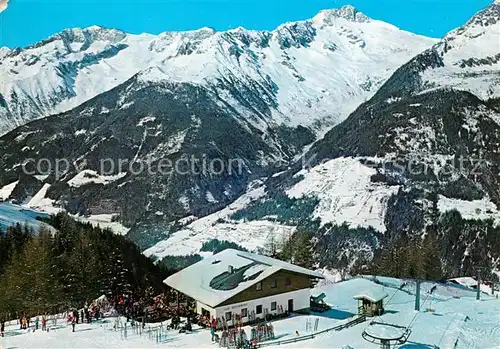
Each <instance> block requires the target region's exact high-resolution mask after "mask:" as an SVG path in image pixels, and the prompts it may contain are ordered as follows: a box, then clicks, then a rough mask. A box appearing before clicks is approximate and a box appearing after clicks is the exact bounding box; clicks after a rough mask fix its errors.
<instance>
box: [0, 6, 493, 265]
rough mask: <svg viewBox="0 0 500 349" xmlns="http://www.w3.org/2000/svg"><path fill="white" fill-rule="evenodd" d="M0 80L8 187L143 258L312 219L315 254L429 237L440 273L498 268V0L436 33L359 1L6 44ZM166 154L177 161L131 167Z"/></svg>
mask: <svg viewBox="0 0 500 349" xmlns="http://www.w3.org/2000/svg"><path fill="white" fill-rule="evenodd" d="M0 76H1V77H2V82H1V84H0V134H2V137H1V138H0V152H1V157H0V169H1V172H0V199H3V200H9V201H13V202H15V203H17V204H20V205H24V206H26V207H29V208H31V209H35V210H40V211H44V212H48V213H54V212H58V211H63V210H64V211H67V212H68V213H70V214H72V215H73V216H75V217H77V218H78V219H80V220H87V221H91V222H94V223H96V224H101V225H104V226H109V227H111V228H115V229H116V230H117V232H119V233H122V234H127V237H128V238H130V239H131V240H132V241H133V242H135V243H136V244H138V246H139V247H140V248H141V250H142V251H144V254H146V255H147V256H152V255H154V256H156V257H158V258H163V257H167V256H185V255H191V254H196V253H199V252H200V250H202V246H203V245H204V243H207V242H210V241H214V239H217V240H226V241H230V242H233V243H237V244H239V245H241V246H243V247H245V248H246V249H248V250H259V249H262V248H266V246H267V245H269V241H283V240H286V239H288V238H289V237H290V236H292V235H293V234H295V233H296V232H305V233H307V234H308V237H309V239H310V241H311V242H312V245H313V246H314V256H315V262H316V264H317V265H318V266H319V267H326V268H354V267H358V266H359V265H362V264H367V263H369V262H370V261H371V260H372V259H373V258H375V257H377V256H378V255H379V254H380V251H382V250H383V249H384V247H386V246H390V245H393V244H397V243H401V242H404V241H408V240H418V239H421V238H422V237H425V236H429V235H433V236H435V238H436V241H437V243H438V247H439V250H440V256H441V258H442V261H441V262H442V264H443V266H444V268H445V269H446V272H447V273H449V274H454V275H457V274H463V275H465V274H470V273H471V271H472V268H473V267H474V266H475V265H477V264H478V263H481V264H484V266H487V267H496V266H498V264H499V263H500V225H499V224H500V212H499V208H500V178H499V176H500V4H499V3H495V4H492V5H490V6H489V7H488V8H486V9H484V10H483V11H481V12H479V13H477V14H476V15H475V16H474V17H473V18H471V19H470V20H469V21H468V22H467V23H465V24H464V25H463V26H462V27H460V28H458V29H456V30H454V31H452V32H450V33H449V34H447V35H446V36H445V37H444V38H442V39H440V40H437V39H432V38H426V37H422V36H419V35H415V34H412V33H409V32H405V31H403V30H400V29H398V28H396V27H394V26H393V25H390V24H387V23H384V22H381V21H378V20H374V19H371V18H369V17H367V16H366V15H364V14H362V13H360V12H358V11H357V10H356V9H355V8H353V7H352V6H345V7H342V8H341V9H338V10H325V11H322V12H320V13H319V14H318V15H316V16H315V17H314V18H312V19H310V20H304V21H300V22H294V23H285V24H283V25H281V26H279V27H278V28H277V29H276V30H274V31H251V30H246V29H243V28H237V29H233V30H229V31H226V32H216V31H214V30H212V29H210V28H203V29H200V30H196V31H190V32H166V33H163V34H160V35H157V36H155V35H149V34H141V35H132V34H127V33H124V32H122V31H119V30H115V29H106V28H101V27H96V26H94V27H89V28H84V29H78V28H77V29H68V30H64V31H62V32H61V33H58V34H56V35H54V36H52V37H50V38H48V39H46V40H44V41H41V42H39V43H37V44H35V45H31V46H29V47H26V48H24V49H8V48H1V49H0ZM39 159H46V161H45V164H44V166H45V167H43V166H42V167H43V168H42V169H47V167H48V166H49V165H51V164H52V165H54V164H56V163H57V162H58V159H67V160H68V163H69V164H70V166H69V167H68V166H67V167H65V168H64V169H63V171H62V172H61V171H56V169H55V168H53V167H52V168H51V170H52V171H50V172H47V173H45V172H46V171H40V168H39V169H38V171H36V170H35V169H34V168H33V164H34V163H35V162H36V161H37V160H39ZM104 159H106V161H109V162H110V163H111V162H112V163H113V164H119V165H118V166H115V167H114V170H113V171H112V172H111V173H106V174H104V173H102V171H101V170H102V164H103V160H104ZM165 159H168V160H169V161H170V162H172V163H179V162H180V163H182V164H183V165H182V166H183V167H182V171H169V172H168V173H158V172H151V171H135V170H134V168H132V166H131V164H134V163H135V164H137V163H139V164H140V163H147V164H149V166H152V167H155V168H157V167H158V166H159V164H160V163H161V162H162V161H164V160H165ZM190 159H191V160H190ZM192 159H198V160H200V161H197V162H195V166H194V167H195V168H196V169H197V171H192V169H193V168H192V167H191V168H188V167H189V165H192ZM214 159H218V160H220V161H221V163H223V164H234V163H233V162H232V161H233V160H234V159H238V166H240V168H238V169H237V168H235V167H229V168H225V170H224V171H220V173H217V174H214V173H213V171H212V172H209V173H207V172H205V171H202V170H200V168H199V167H200V166H202V165H200V164H203V163H204V162H205V161H206V162H208V163H210V162H211V161H213V160H214ZM188 169H191V171H189V170H188ZM27 170H29V171H27ZM59 170H61V169H60V168H59ZM28 173H31V174H28Z"/></svg>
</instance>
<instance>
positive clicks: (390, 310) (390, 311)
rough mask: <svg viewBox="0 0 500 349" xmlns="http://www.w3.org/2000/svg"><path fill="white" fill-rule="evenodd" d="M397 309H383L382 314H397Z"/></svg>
mask: <svg viewBox="0 0 500 349" xmlns="http://www.w3.org/2000/svg"><path fill="white" fill-rule="evenodd" d="M397 313H399V310H392V309H384V314H397Z"/></svg>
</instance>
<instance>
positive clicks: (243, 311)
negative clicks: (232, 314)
mask: <svg viewBox="0 0 500 349" xmlns="http://www.w3.org/2000/svg"><path fill="white" fill-rule="evenodd" d="M247 316H248V311H247V308H243V309H241V317H247Z"/></svg>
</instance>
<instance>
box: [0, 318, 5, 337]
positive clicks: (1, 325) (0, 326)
mask: <svg viewBox="0 0 500 349" xmlns="http://www.w3.org/2000/svg"><path fill="white" fill-rule="evenodd" d="M0 335H1V336H2V337H4V336H5V321H4V320H1V321H0Z"/></svg>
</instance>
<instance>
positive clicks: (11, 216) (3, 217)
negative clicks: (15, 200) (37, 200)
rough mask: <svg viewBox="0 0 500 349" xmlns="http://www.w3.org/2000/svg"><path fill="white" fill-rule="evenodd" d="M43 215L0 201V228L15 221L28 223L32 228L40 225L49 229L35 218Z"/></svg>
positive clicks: (37, 227)
mask: <svg viewBox="0 0 500 349" xmlns="http://www.w3.org/2000/svg"><path fill="white" fill-rule="evenodd" d="M44 216H46V215H45V214H43V213H40V212H36V211H33V210H29V209H25V208H23V207H21V206H17V205H13V204H10V203H0V229H6V228H7V227H9V226H12V225H14V224H16V223H20V224H28V225H29V226H30V227H32V228H33V229H37V230H39V229H40V228H42V227H44V228H47V229H50V227H49V226H48V225H47V224H45V223H43V222H40V221H38V220H37V219H36V217H44Z"/></svg>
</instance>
